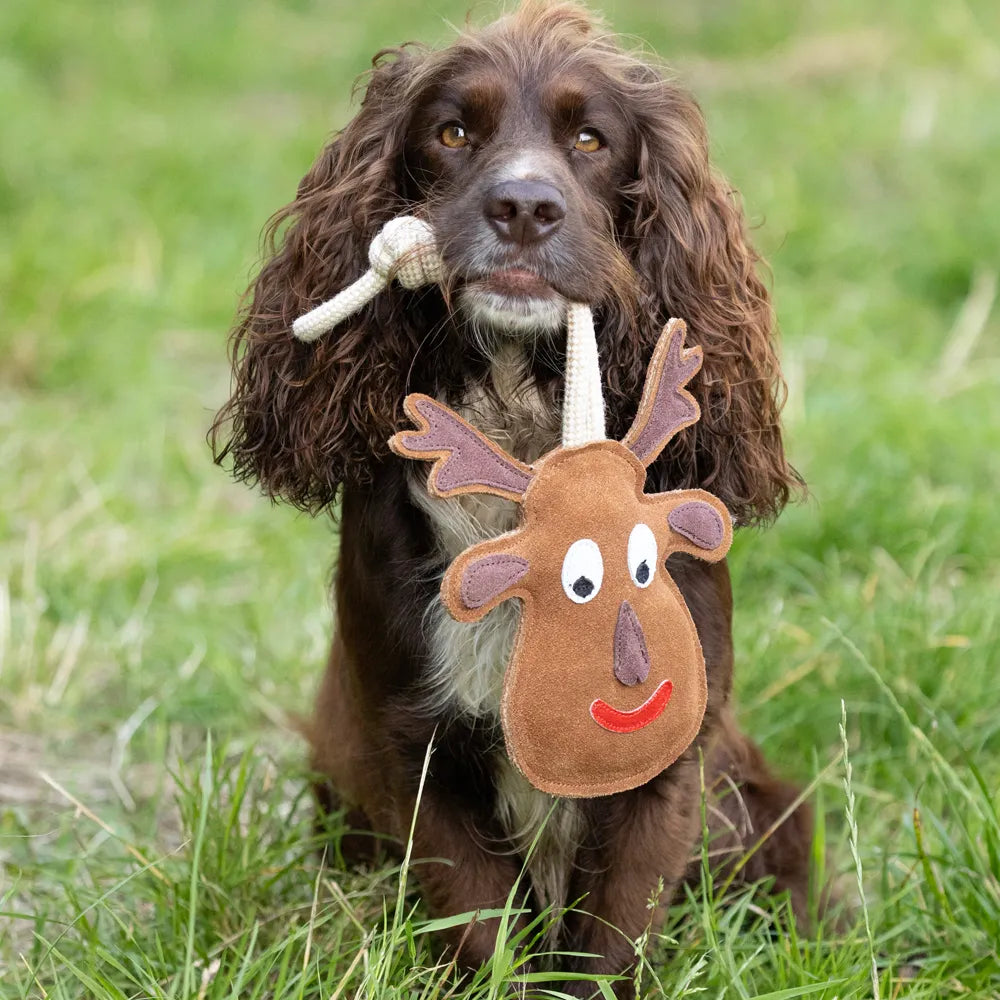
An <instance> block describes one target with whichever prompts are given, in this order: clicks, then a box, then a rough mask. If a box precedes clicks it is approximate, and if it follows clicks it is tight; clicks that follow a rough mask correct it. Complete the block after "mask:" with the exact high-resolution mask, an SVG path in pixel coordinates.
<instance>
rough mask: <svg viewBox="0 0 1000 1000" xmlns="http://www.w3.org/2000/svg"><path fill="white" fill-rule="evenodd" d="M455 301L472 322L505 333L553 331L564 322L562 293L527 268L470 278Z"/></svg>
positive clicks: (502, 270)
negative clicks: (457, 301)
mask: <svg viewBox="0 0 1000 1000" xmlns="http://www.w3.org/2000/svg"><path fill="white" fill-rule="evenodd" d="M458 300H459V302H460V304H461V305H462V308H463V310H464V311H465V312H466V314H467V315H468V316H469V317H470V318H471V319H473V320H475V321H476V322H477V323H480V324H484V325H485V326H487V327H492V328H494V329H497V330H501V331H505V332H507V333H518V334H520V335H523V334H537V333H541V332H553V331H556V330H558V329H560V328H561V327H562V326H563V324H564V322H565V311H566V298H565V296H564V295H563V293H562V292H560V290H559V289H558V288H557V287H556V286H555V284H553V283H552V282H551V281H549V280H548V279H547V278H545V277H543V276H542V275H541V274H539V273H538V271H535V270H532V269H530V268H527V267H498V268H496V269H495V270H492V271H488V272H486V273H485V274H482V275H475V276H471V275H470V276H469V277H467V278H466V279H465V281H464V282H463V284H462V286H461V287H460V288H459V293H458Z"/></svg>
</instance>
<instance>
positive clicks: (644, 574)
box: [635, 559, 649, 583]
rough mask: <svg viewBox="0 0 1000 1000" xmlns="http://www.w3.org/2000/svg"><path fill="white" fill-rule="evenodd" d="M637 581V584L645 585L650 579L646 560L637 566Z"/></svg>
mask: <svg viewBox="0 0 1000 1000" xmlns="http://www.w3.org/2000/svg"><path fill="white" fill-rule="evenodd" d="M635 579H636V582H637V583H645V582H646V581H647V580H648V579H649V566H647V565H646V560H645V559H643V561H642V562H641V563H639V565H638V566H636V568H635Z"/></svg>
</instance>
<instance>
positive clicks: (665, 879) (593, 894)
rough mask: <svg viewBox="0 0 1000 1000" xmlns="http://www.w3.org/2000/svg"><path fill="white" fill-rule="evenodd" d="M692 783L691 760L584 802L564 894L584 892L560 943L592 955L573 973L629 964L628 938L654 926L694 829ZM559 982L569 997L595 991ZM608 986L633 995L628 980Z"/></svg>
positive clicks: (626, 969) (631, 947) (626, 968)
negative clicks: (581, 830)
mask: <svg viewBox="0 0 1000 1000" xmlns="http://www.w3.org/2000/svg"><path fill="white" fill-rule="evenodd" d="M698 789H699V785H698V767H697V764H696V763H691V762H690V761H686V762H685V761H681V762H678V763H677V764H676V765H674V766H673V767H671V768H670V769H668V771H667V772H666V773H665V774H663V775H661V776H660V777H659V778H656V779H654V780H653V781H652V782H650V783H649V784H648V785H644V786H643V787H641V788H637V789H635V790H634V791H631V792H626V793H623V794H621V795H615V796H610V797H608V798H604V799H594V800H592V801H590V802H588V803H587V805H586V811H587V815H588V830H587V833H586V835H585V839H584V842H583V844H582V846H581V850H580V854H579V855H578V859H577V866H576V867H577V874H576V876H575V878H574V881H573V885H572V888H571V892H570V898H571V899H579V898H581V897H583V898H582V901H581V902H580V903H579V905H578V907H577V909H576V910H575V911H573V912H571V913H570V914H568V915H567V919H566V923H567V930H568V931H569V934H568V939H567V941H566V948H567V950H569V951H574V952H581V953H589V954H592V955H596V956H599V957H596V958H590V959H578V960H576V961H575V963H574V965H573V967H572V971H575V972H586V973H590V974H602V973H603V974H611V975H617V974H623V973H624V974H627V973H630V972H631V971H632V970H633V968H634V965H635V944H634V942H635V940H636V939H637V938H638V937H639V936H640V935H641V934H642V933H643V932H644V931H645V930H646V929H647V928H648V927H650V925H652V928H653V930H654V931H655V930H656V929H657V928H658V927H659V924H660V922H661V918H662V912H663V910H664V909H665V908H666V907H667V906H668V905H669V904H670V901H671V898H672V897H673V894H674V890H675V889H676V888H677V885H678V884H679V883H680V882H681V880H682V879H683V877H684V873H685V870H686V869H687V866H688V860H689V858H690V856H691V851H692V849H693V847H694V845H695V843H696V841H697V838H698V830H699V829H700V816H699V801H700V799H699V791H698ZM661 879H662V884H663V888H662V891H659V886H660V880H661ZM651 899H652V900H655V901H654V903H653V905H652V907H651V906H650V905H649V904H650V900H651ZM560 988H561V989H564V990H565V991H566V992H568V993H570V994H571V995H573V996H590V995H591V994H593V993H594V992H595V989H596V988H595V987H594V985H593V984H592V983H589V982H572V981H571V982H567V983H565V985H564V986H561V987H560ZM615 992H616V995H618V996H623V997H624V996H632V995H634V986H633V984H632V982H631V981H630V980H624V981H621V982H618V983H616V984H615Z"/></svg>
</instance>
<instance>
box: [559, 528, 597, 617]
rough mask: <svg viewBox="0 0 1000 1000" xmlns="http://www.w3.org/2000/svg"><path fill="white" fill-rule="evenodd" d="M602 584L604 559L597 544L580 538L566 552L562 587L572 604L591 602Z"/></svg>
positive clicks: (588, 539)
mask: <svg viewBox="0 0 1000 1000" xmlns="http://www.w3.org/2000/svg"><path fill="white" fill-rule="evenodd" d="M603 582H604V559H603V558H602V557H601V550H600V549H599V548H598V546H597V542H595V541H593V540H592V539H590V538H580V539H578V540H577V541H575V542H574V543H573V544H572V545H571V546H570V547H569V548H568V549H567V550H566V556H565V558H564V559H563V564H562V586H563V591H564V592H565V594H566V596H567V597H568V598H569V599H570V600H571V601H573V603H574V604H586V603H587V602H588V601H592V600H593V599H594V598H595V597H596V596H597V594H598V591H600V589H601V584H602V583H603Z"/></svg>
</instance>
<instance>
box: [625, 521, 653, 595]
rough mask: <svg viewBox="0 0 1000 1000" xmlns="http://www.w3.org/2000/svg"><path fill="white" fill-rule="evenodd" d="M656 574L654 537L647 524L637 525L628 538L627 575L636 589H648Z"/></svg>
mask: <svg viewBox="0 0 1000 1000" xmlns="http://www.w3.org/2000/svg"><path fill="white" fill-rule="evenodd" d="M654 573H656V537H655V536H654V535H653V529H652V528H650V526H649V525H648V524H642V523H641V522H640V523H639V524H637V525H636V526H635V527H634V528H633V529H632V534H630V535H629V536H628V575H629V576H630V577H632V582H633V583H634V584H635V585H636V586H637V587H648V586H649V585H650V584H651V583H652V582H653V574H654Z"/></svg>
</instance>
